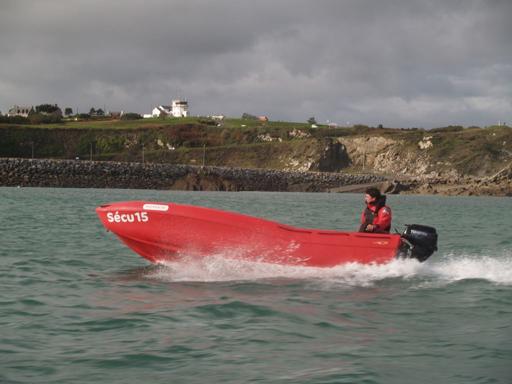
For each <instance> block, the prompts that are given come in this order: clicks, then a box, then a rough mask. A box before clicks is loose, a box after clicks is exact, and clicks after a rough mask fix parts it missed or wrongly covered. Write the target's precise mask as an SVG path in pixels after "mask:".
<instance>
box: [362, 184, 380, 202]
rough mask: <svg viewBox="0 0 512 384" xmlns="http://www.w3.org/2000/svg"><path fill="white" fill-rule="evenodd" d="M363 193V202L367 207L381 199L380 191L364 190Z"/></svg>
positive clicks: (372, 188) (373, 189) (373, 188)
mask: <svg viewBox="0 0 512 384" xmlns="http://www.w3.org/2000/svg"><path fill="white" fill-rule="evenodd" d="M364 193H365V195H364V201H365V203H366V204H369V205H372V204H375V203H376V202H377V201H378V200H379V199H380V198H382V195H381V193H380V190H379V189H377V188H375V187H370V188H368V189H366V191H365V192H364Z"/></svg>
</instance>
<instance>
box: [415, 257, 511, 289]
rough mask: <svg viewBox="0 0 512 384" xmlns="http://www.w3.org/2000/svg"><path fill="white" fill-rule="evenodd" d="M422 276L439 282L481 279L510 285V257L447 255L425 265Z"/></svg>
mask: <svg viewBox="0 0 512 384" xmlns="http://www.w3.org/2000/svg"><path fill="white" fill-rule="evenodd" d="M421 274H422V275H424V276H428V275H430V276H432V277H436V278H437V279H438V280H440V281H445V282H456V281H460V280H466V279H481V280H487V281H490V282H493V283H497V284H504V285H511V284H512V256H510V255H506V254H503V255H497V256H482V255H454V254H451V255H447V256H445V257H444V258H443V259H441V260H440V261H437V262H433V263H426V264H425V266H424V268H422V270H421Z"/></svg>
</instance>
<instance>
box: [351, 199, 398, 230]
mask: <svg viewBox="0 0 512 384" xmlns="http://www.w3.org/2000/svg"><path fill="white" fill-rule="evenodd" d="M375 211H377V213H376V212H375ZM391 219H392V215H391V208H389V207H388V206H387V205H369V206H367V207H366V208H365V210H364V211H363V214H362V215H361V226H360V227H359V232H373V233H389V231H390V230H391ZM368 224H373V225H374V226H375V228H373V230H372V231H366V227H367V225H368Z"/></svg>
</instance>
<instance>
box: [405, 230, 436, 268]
mask: <svg viewBox="0 0 512 384" xmlns="http://www.w3.org/2000/svg"><path fill="white" fill-rule="evenodd" d="M401 237H402V246H401V247H400V251H399V253H398V256H399V257H408V258H414V259H418V260H419V261H425V260H427V259H428V258H429V257H430V256H431V255H432V254H433V253H434V252H435V251H437V232H436V229H435V228H434V227H429V226H426V225H420V224H408V225H406V226H405V230H404V231H403V233H402V234H401Z"/></svg>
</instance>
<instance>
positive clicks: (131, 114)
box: [121, 112, 142, 120]
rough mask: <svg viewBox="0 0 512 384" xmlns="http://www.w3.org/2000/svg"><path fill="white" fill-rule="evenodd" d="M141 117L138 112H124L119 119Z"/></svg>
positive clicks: (138, 118) (136, 118) (137, 118)
mask: <svg viewBox="0 0 512 384" xmlns="http://www.w3.org/2000/svg"><path fill="white" fill-rule="evenodd" d="M140 119H142V116H141V115H139V114H138V113H132V112H129V113H124V114H123V116H121V120H140Z"/></svg>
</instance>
